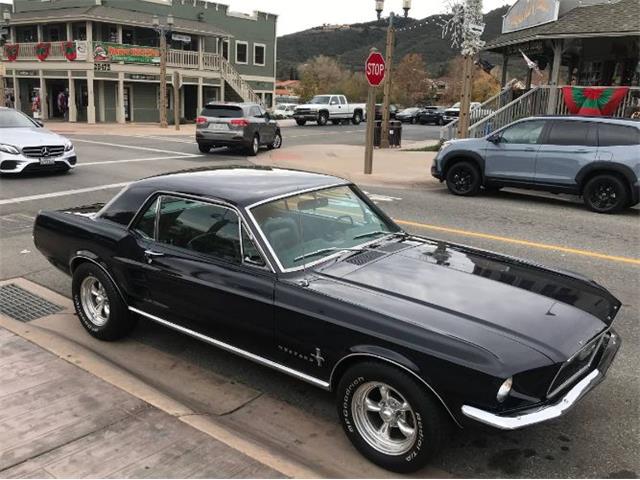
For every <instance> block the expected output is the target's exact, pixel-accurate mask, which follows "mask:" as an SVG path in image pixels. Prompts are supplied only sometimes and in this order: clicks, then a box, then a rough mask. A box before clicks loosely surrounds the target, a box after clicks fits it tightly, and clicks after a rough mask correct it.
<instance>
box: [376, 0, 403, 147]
mask: <svg viewBox="0 0 640 480" xmlns="http://www.w3.org/2000/svg"><path fill="white" fill-rule="evenodd" d="M375 1H376V13H377V14H378V19H380V18H381V17H382V12H383V11H384V0H375ZM402 8H403V10H404V16H405V18H407V17H408V16H409V10H411V0H403V1H402ZM394 19H395V13H393V12H391V13H390V14H389V27H388V28H387V54H386V63H387V70H386V72H385V77H386V78H385V81H384V100H383V101H382V131H381V136H380V148H389V134H388V132H389V104H390V103H391V82H392V78H393V77H392V74H393V48H394V46H395V43H396V30H395V27H394V26H393V21H394Z"/></svg>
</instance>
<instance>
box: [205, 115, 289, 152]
mask: <svg viewBox="0 0 640 480" xmlns="http://www.w3.org/2000/svg"><path fill="white" fill-rule="evenodd" d="M196 142H198V147H199V148H200V151H201V152H202V153H208V152H209V151H210V150H211V149H212V148H215V147H231V148H241V149H243V150H246V152H247V153H248V154H249V155H251V156H256V155H257V154H258V151H259V150H260V147H261V146H266V147H267V148H269V149H273V148H280V147H281V146H282V134H281V133H280V127H279V126H278V123H277V122H276V121H275V120H273V119H272V118H271V116H270V115H269V113H268V112H267V111H266V110H265V109H264V108H262V106H261V105H258V104H257V103H209V104H208V105H206V106H205V107H204V109H203V110H202V113H201V114H200V116H199V117H198V118H197V120H196Z"/></svg>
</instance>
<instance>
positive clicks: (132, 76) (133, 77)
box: [126, 73, 160, 81]
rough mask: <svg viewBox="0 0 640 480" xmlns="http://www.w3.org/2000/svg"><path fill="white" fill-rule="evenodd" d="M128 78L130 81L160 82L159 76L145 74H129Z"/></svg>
mask: <svg viewBox="0 0 640 480" xmlns="http://www.w3.org/2000/svg"><path fill="white" fill-rule="evenodd" d="M126 78H128V79H130V80H146V81H159V80H160V76H159V75H145V74H144V73H129V74H126Z"/></svg>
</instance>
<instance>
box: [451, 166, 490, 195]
mask: <svg viewBox="0 0 640 480" xmlns="http://www.w3.org/2000/svg"><path fill="white" fill-rule="evenodd" d="M481 184H482V178H481V177H480V171H479V170H478V167H476V166H475V165H474V164H473V163H471V162H458V163H456V164H454V165H452V166H451V167H450V168H449V170H448V171H447V188H448V189H449V191H450V192H451V193H453V194H454V195H460V196H464V197H466V196H472V195H477V193H478V192H479V191H480V186H481Z"/></svg>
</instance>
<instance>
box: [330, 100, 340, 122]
mask: <svg viewBox="0 0 640 480" xmlns="http://www.w3.org/2000/svg"><path fill="white" fill-rule="evenodd" d="M329 116H330V118H331V119H332V120H335V119H336V118H341V117H342V105H340V99H339V98H338V96H337V95H333V96H332V97H331V100H329Z"/></svg>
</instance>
